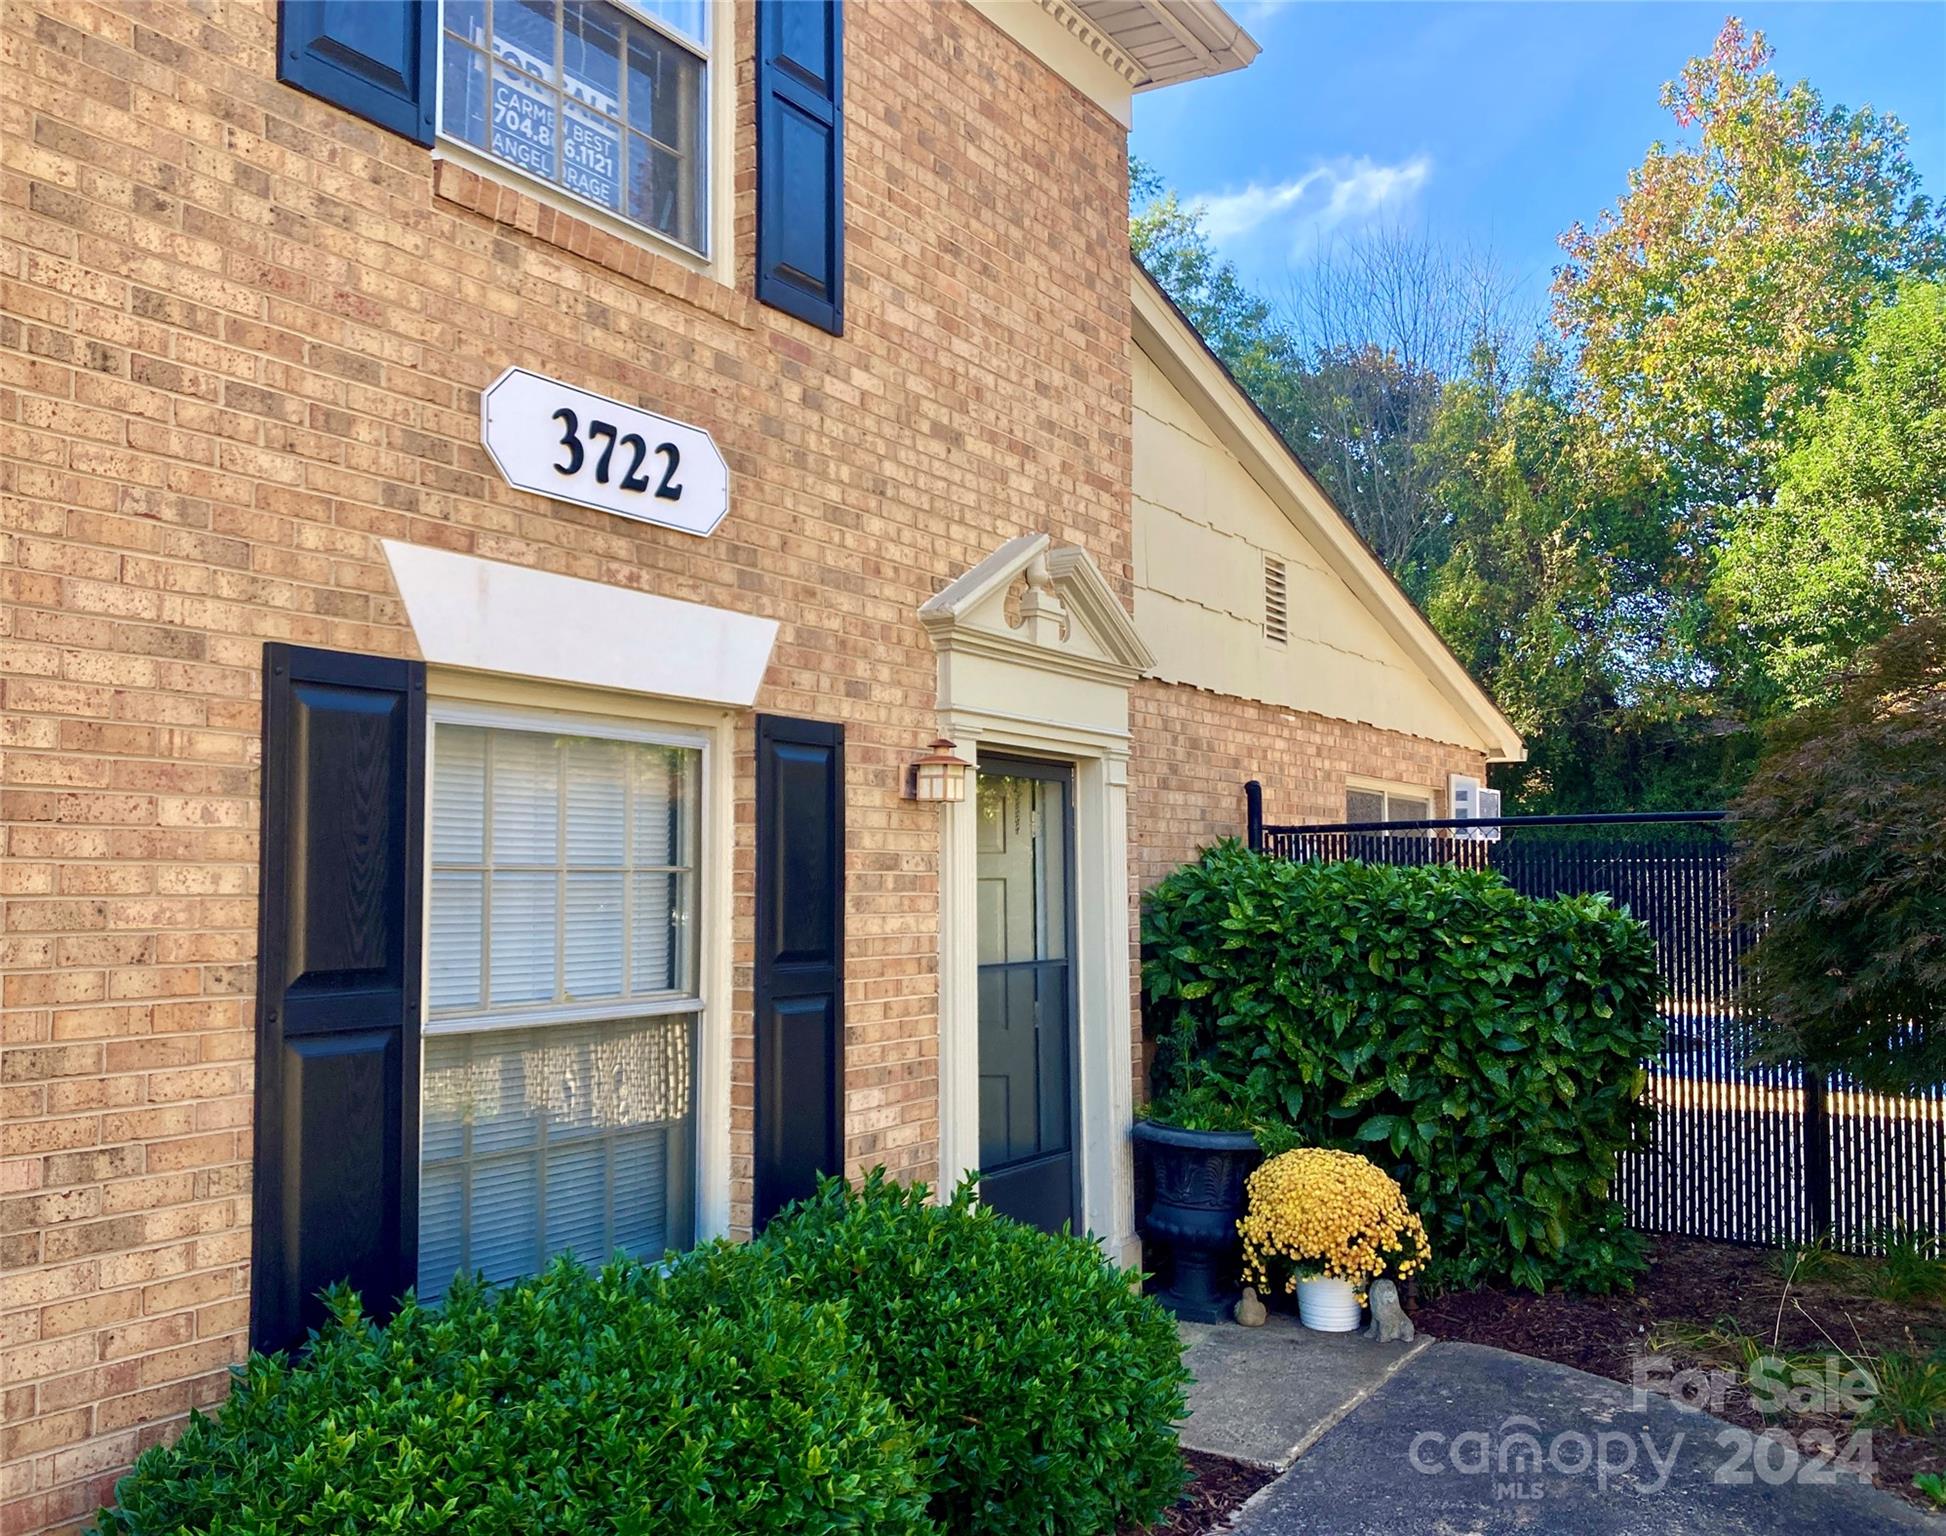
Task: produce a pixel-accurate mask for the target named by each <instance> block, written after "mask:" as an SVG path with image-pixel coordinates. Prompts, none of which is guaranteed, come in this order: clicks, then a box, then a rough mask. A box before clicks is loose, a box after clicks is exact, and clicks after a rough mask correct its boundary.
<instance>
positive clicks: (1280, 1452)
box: [1176, 1312, 1430, 1472]
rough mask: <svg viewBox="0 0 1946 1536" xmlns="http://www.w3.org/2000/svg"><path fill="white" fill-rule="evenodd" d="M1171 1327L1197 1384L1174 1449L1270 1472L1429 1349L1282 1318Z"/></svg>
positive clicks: (1275, 1314) (1300, 1452)
mask: <svg viewBox="0 0 1946 1536" xmlns="http://www.w3.org/2000/svg"><path fill="white" fill-rule="evenodd" d="M1176 1326H1177V1331H1178V1332H1179V1333H1181V1334H1182V1340H1183V1364H1185V1365H1186V1366H1188V1367H1189V1371H1190V1374H1191V1375H1193V1376H1194V1377H1195V1378H1196V1381H1195V1384H1194V1385H1193V1386H1191V1387H1190V1389H1189V1418H1188V1420H1187V1421H1186V1422H1185V1423H1184V1424H1183V1426H1182V1432H1181V1436H1180V1438H1181V1440H1182V1443H1183V1444H1184V1445H1186V1446H1187V1447H1188V1448H1189V1449H1190V1450H1192V1451H1214V1452H1215V1453H1216V1454H1217V1455H1219V1456H1228V1457H1229V1458H1230V1459H1231V1460H1232V1461H1247V1462H1251V1463H1253V1464H1254V1465H1256V1466H1259V1467H1270V1468H1272V1469H1274V1470H1275V1471H1278V1472H1281V1471H1283V1470H1284V1468H1286V1467H1288V1466H1289V1465H1290V1464H1291V1463H1292V1462H1293V1461H1295V1460H1296V1459H1297V1458H1298V1457H1299V1456H1301V1455H1303V1454H1304V1452H1306V1451H1307V1450H1309V1449H1310V1448H1311V1446H1312V1445H1313V1444H1315V1443H1316V1441H1317V1440H1318V1437H1319V1436H1321V1435H1323V1434H1324V1433H1325V1431H1327V1430H1329V1429H1330V1428H1331V1427H1332V1426H1333V1425H1335V1424H1337V1422H1338V1421H1339V1420H1340V1419H1342V1418H1344V1416H1345V1415H1346V1414H1348V1413H1349V1412H1351V1410H1352V1409H1353V1408H1355V1407H1357V1406H1358V1404H1360V1403H1362V1402H1363V1401H1364V1400H1365V1399H1366V1398H1368V1397H1370V1396H1371V1395H1372V1394H1373V1393H1374V1392H1376V1391H1377V1390H1378V1389H1379V1388H1380V1387H1381V1386H1383V1385H1384V1384H1385V1382H1386V1381H1387V1380H1388V1379H1389V1378H1390V1377H1391V1375H1392V1373H1393V1372H1394V1371H1396V1370H1398V1369H1399V1367H1400V1366H1402V1365H1404V1364H1405V1362H1406V1361H1407V1360H1409V1359H1411V1358H1412V1356H1413V1355H1415V1354H1416V1353H1418V1352H1419V1351H1420V1350H1422V1349H1424V1348H1425V1347H1426V1346H1427V1344H1428V1343H1429V1342H1430V1341H1429V1340H1425V1339H1421V1340H1419V1341H1418V1342H1417V1343H1413V1344H1375V1343H1373V1342H1372V1341H1371V1340H1370V1339H1368V1338H1366V1337H1365V1335H1364V1334H1362V1333H1313V1332H1311V1330H1310V1329H1308V1328H1306V1327H1304V1325H1303V1324H1301V1323H1299V1322H1298V1320H1297V1319H1296V1318H1294V1317H1292V1316H1290V1315H1289V1314H1287V1313H1283V1312H1273V1313H1272V1314H1271V1315H1270V1319H1269V1321H1268V1322H1266V1323H1265V1324H1264V1325H1263V1327H1261V1328H1239V1327H1237V1326H1236V1325H1235V1324H1233V1323H1178V1324H1177V1325H1176Z"/></svg>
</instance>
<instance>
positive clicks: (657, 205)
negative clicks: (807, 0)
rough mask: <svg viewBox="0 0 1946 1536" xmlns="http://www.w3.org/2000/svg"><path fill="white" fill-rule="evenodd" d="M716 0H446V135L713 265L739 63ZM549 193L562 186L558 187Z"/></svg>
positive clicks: (452, 143)
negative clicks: (719, 32) (722, 44)
mask: <svg viewBox="0 0 1946 1536" xmlns="http://www.w3.org/2000/svg"><path fill="white" fill-rule="evenodd" d="M716 10H717V6H716V5H715V4H713V3H712V0H441V3H440V28H439V67H438V125H439V128H438V132H439V143H440V145H441V146H442V147H443V148H445V149H448V150H452V151H455V152H456V153H455V158H461V159H464V160H466V161H467V163H469V164H471V165H473V166H475V167H485V168H491V169H492V170H495V171H507V172H512V173H514V174H516V175H518V176H519V177H520V178H521V179H522V180H523V181H526V182H528V183H530V184H538V186H539V187H541V188H545V189H546V191H547V192H548V193H551V194H553V195H554V197H556V198H558V199H559V200H560V205H561V206H565V207H567V208H569V209H571V210H576V211H580V210H586V211H590V212H593V211H599V213H601V214H605V215H606V216H607V217H608V218H610V219H612V220H615V221H617V223H618V224H619V225H620V226H622V227H625V228H628V229H631V230H635V231H640V232H643V233H646V234H648V235H650V236H653V237H654V238H655V239H657V240H658V241H666V242H668V243H669V244H670V245H672V246H673V247H675V248H677V249H678V250H679V251H680V252H681V253H683V254H685V255H687V256H688V257H690V258H691V260H692V263H693V262H697V261H700V262H702V263H704V264H706V265H708V266H709V267H711V268H712V269H714V268H717V267H718V266H719V265H720V254H721V253H720V252H719V250H718V247H719V245H722V244H727V237H726V235H725V231H724V226H723V221H722V220H720V219H719V218H718V213H719V211H720V210H722V209H724V208H726V207H727V205H728V203H729V201H730V198H729V189H728V180H729V176H728V163H727V160H726V159H725V158H724V155H723V154H722V152H721V150H722V149H725V148H727V146H728V144H729V141H730V138H731V133H730V130H729V124H728V122H727V121H726V112H727V111H728V110H729V109H728V106H727V103H728V98H729V89H728V85H727V83H726V82H727V77H728V75H729V74H730V73H731V71H728V70H725V69H722V68H720V67H716V66H715V62H714V60H713V58H712V52H711V49H712V45H713V41H714V34H715V30H716V27H717V26H718V25H719V24H721V23H723V22H725V21H726V19H727V18H725V17H721V16H717V15H716V14H714V13H715V12H716ZM550 200H553V199H550Z"/></svg>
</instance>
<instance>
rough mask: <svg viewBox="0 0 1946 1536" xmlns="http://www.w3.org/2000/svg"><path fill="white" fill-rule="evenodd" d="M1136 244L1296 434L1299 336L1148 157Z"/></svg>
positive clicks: (1135, 175)
mask: <svg viewBox="0 0 1946 1536" xmlns="http://www.w3.org/2000/svg"><path fill="white" fill-rule="evenodd" d="M1129 209H1130V211H1129V230H1128V233H1129V247H1130V249H1131V250H1133V251H1134V253H1135V258H1136V260H1138V261H1139V262H1141V263H1142V265H1143V266H1144V267H1145V268H1146V269H1147V270H1148V272H1149V275H1150V276H1151V277H1153V278H1154V279H1155V280H1156V282H1157V283H1159V284H1160V285H1161V287H1162V291H1163V292H1164V293H1166V294H1168V295H1169V297H1170V299H1171V300H1172V301H1173V302H1174V303H1175V305H1176V307H1177V308H1178V309H1180V310H1181V311H1182V312H1183V314H1184V315H1185V316H1187V317H1188V319H1189V323H1190V324H1191V325H1193V326H1195V327H1196V330H1197V332H1198V333H1199V334H1200V335H1201V336H1202V338H1203V340H1204V341H1206V342H1207V343H1208V344H1209V348H1210V350H1211V351H1212V352H1214V353H1215V354H1216V355H1217V356H1218V357H1219V358H1221V359H1222V360H1223V364H1224V366H1225V367H1227V368H1228V369H1229V370H1230V372H1231V373H1232V374H1234V375H1235V376H1236V379H1237V382H1238V383H1239V384H1241V385H1242V386H1243V390H1244V393H1246V394H1247V395H1249V396H1250V398H1251V399H1252V400H1254V401H1255V402H1256V404H1257V408H1258V409H1259V410H1260V411H1262V412H1263V413H1264V414H1265V415H1266V416H1267V417H1269V418H1270V421H1271V423H1272V424H1273V425H1274V426H1275V427H1276V428H1277V429H1278V431H1279V432H1281V433H1283V434H1284V435H1285V438H1286V440H1290V438H1291V432H1292V424H1293V422H1294V421H1295V420H1296V419H1297V392H1298V390H1299V389H1300V387H1301V386H1302V383H1303V376H1304V365H1303V360H1302V358H1301V357H1300V356H1299V355H1298V348H1297V342H1296V340H1295V338H1293V337H1292V336H1291V335H1290V333H1289V332H1288V331H1286V330H1285V329H1284V328H1283V327H1282V326H1281V325H1279V324H1278V323H1277V319H1276V316H1275V315H1274V314H1273V313H1272V311H1271V307H1270V305H1269V304H1268V303H1267V302H1266V301H1265V300H1264V299H1263V298H1262V297H1261V296H1260V295H1259V294H1257V293H1255V292H1254V291H1253V290H1252V289H1251V288H1250V287H1249V286H1248V285H1247V284H1246V283H1245V282H1244V280H1243V278H1242V276H1241V275H1240V274H1239V273H1238V272H1237V269H1236V266H1235V265H1234V264H1233V263H1231V262H1228V261H1225V260H1223V258H1222V257H1220V256H1219V255H1217V253H1216V247H1215V246H1214V245H1212V244H1211V243H1210V238H1209V235H1208V234H1207V232H1205V230H1204V229H1203V214H1202V209H1201V208H1200V207H1199V206H1197V205H1195V204H1190V205H1188V206H1185V205H1184V204H1183V202H1182V200H1181V199H1180V198H1179V197H1178V196H1177V195H1176V193H1175V191H1174V190H1173V189H1168V188H1165V187H1164V186H1163V185H1162V178H1161V177H1160V176H1159V175H1157V173H1156V172H1155V171H1154V170H1152V169H1151V168H1150V167H1148V166H1147V165H1144V164H1143V163H1142V162H1141V161H1140V160H1136V161H1133V162H1132V163H1131V164H1130V166H1129Z"/></svg>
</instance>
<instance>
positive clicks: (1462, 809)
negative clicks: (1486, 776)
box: [1446, 773, 1500, 843]
mask: <svg viewBox="0 0 1946 1536" xmlns="http://www.w3.org/2000/svg"><path fill="white" fill-rule="evenodd" d="M1446 803H1447V804H1448V805H1449V806H1450V807H1451V816H1452V819H1453V820H1454V821H1478V820H1481V819H1483V818H1487V819H1490V818H1492V817H1495V816H1498V815H1499V814H1500V791H1499V790H1497V789H1488V788H1487V787H1486V786H1485V785H1484V784H1482V783H1481V782H1480V781H1479V780H1478V779H1476V778H1474V777H1473V776H1472V775H1471V774H1470V773H1455V774H1451V775H1449V776H1448V777H1447V780H1446ZM1453 837H1454V840H1455V841H1458V842H1478V843H1497V842H1499V841H1500V829H1499V828H1498V827H1455V828H1453Z"/></svg>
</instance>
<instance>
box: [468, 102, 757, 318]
mask: <svg viewBox="0 0 1946 1536" xmlns="http://www.w3.org/2000/svg"><path fill="white" fill-rule="evenodd" d="M432 158H433V161H434V163H435V165H436V164H437V163H438V162H440V161H442V160H443V161H449V162H450V163H452V164H453V165H456V166H459V167H461V168H462V169H464V170H468V171H471V172H472V173H473V174H474V175H476V176H478V177H480V178H481V179H482V180H485V181H491V182H496V183H498V184H499V185H501V186H503V187H507V188H509V189H510V190H512V191H514V192H517V193H519V194H520V195H521V196H523V197H531V198H532V199H533V200H534V201H535V202H537V203H539V204H541V205H542V206H543V207H547V208H552V209H553V210H554V211H555V212H556V213H559V214H563V215H565V216H566V217H568V218H571V219H578V220H580V221H581V222H582V223H584V224H588V225H591V226H593V227H594V228H596V229H599V230H601V231H602V232H604V233H605V234H610V235H613V236H614V237H615V238H616V239H618V240H625V241H628V242H629V243H630V244H633V245H639V246H641V247H642V248H643V249H645V250H648V251H652V252H654V253H655V254H656V255H657V256H660V257H662V258H663V259H665V260H667V261H671V262H674V263H675V264H676V265H677V266H680V267H683V268H685V269H687V270H688V271H691V272H694V273H696V274H698V275H699V276H702V277H707V278H711V279H713V280H714V281H716V282H719V283H722V284H724V285H725V286H726V287H727V286H731V285H733V283H734V281H735V274H734V271H733V270H732V267H731V263H730V260H729V257H728V254H727V252H725V251H724V250H723V249H722V247H723V246H724V245H726V244H727V242H726V241H718V247H719V249H718V253H717V255H716V256H714V257H711V256H705V255H703V254H702V253H701V252H699V251H696V250H692V249H691V248H690V247H689V246H686V245H684V244H683V243H682V242H681V241H679V240H676V239H674V238H672V237H671V236H668V235H665V234H662V233H661V232H659V231H657V230H654V229H651V228H649V226H648V225H646V224H637V223H636V222H635V221H634V220H633V219H625V218H623V217H622V216H621V215H620V214H617V213H614V212H612V211H610V210H609V209H607V208H603V207H602V206H601V205H600V204H598V203H591V202H589V201H588V200H587V199H585V198H581V197H577V196H575V194H574V193H572V192H569V191H567V190H566V189H565V188H562V187H557V186H555V185H554V184H553V183H552V182H547V181H542V180H541V179H540V178H538V177H535V176H529V175H528V174H526V173H525V172H524V171H522V170H520V169H519V168H518V167H516V166H511V165H508V164H507V163H506V162H505V161H504V160H496V159H495V158H494V157H493V156H491V155H487V154H482V153H481V152H480V151H479V150H477V149H475V148H473V147H472V146H471V145H469V144H462V143H460V142H459V141H457V140H454V139H448V138H446V137H444V136H443V135H442V136H441V137H440V139H439V141H438V142H437V143H436V144H435V145H434V146H433V151H432ZM435 174H436V173H435ZM719 195H721V194H720V193H719Z"/></svg>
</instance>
